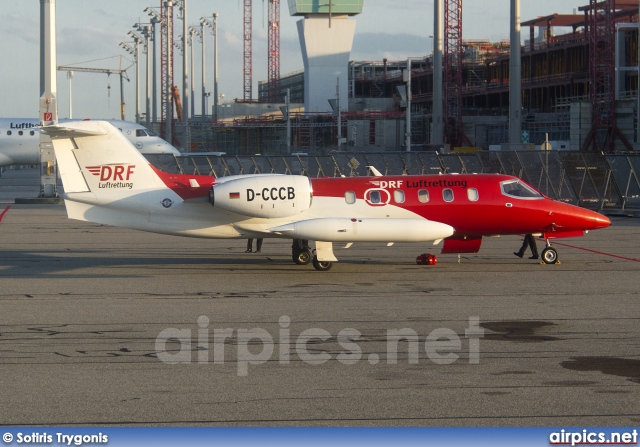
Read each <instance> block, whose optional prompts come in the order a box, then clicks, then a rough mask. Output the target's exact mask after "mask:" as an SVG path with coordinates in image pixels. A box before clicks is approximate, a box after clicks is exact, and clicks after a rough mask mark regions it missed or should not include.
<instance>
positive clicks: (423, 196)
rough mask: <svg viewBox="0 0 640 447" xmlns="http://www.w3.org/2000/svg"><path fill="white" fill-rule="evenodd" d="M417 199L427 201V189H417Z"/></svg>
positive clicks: (421, 201)
mask: <svg viewBox="0 0 640 447" xmlns="http://www.w3.org/2000/svg"><path fill="white" fill-rule="evenodd" d="M418 200H419V201H420V203H427V202H428V201H429V191H427V190H426V189H421V190H419V191H418Z"/></svg>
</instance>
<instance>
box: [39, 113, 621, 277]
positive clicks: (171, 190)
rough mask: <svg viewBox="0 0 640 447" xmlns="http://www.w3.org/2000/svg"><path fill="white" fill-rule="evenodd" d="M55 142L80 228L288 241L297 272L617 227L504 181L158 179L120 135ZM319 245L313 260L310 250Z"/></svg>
mask: <svg viewBox="0 0 640 447" xmlns="http://www.w3.org/2000/svg"><path fill="white" fill-rule="evenodd" d="M42 131H43V132H46V133H47V134H49V135H50V136H51V138H52V141H53V146H54V150H55V153H56V157H57V160H58V165H59V169H60V177H61V178H62V182H63V185H64V191H65V193H64V199H65V205H66V208H67V214H68V216H69V218H71V219H78V220H85V221H91V222H96V223H100V224H107V225H115V226H121V227H128V228H133V229H137V230H143V231H151V232H156V233H165V234H173V235H180V236H192V237H203V238H260V237H262V238H269V237H278V238H289V239H293V240H294V243H293V244H292V257H293V260H294V262H296V263H297V264H308V263H309V262H313V265H314V267H315V268H316V269H317V270H321V271H322V270H329V269H330V268H331V266H332V263H333V262H334V261H337V259H336V257H335V256H334V253H333V243H334V242H341V243H345V242H346V243H347V244H351V243H353V242H387V243H392V242H434V243H435V244H437V243H439V242H440V241H442V240H444V244H443V248H442V252H443V253H475V252H477V251H478V250H479V249H480V244H481V242H482V237H483V236H496V235H508V234H522V233H533V234H537V235H538V236H542V237H543V238H545V239H547V248H545V250H544V251H543V252H542V257H543V260H544V261H545V262H547V263H554V262H556V260H557V252H556V251H555V249H553V248H551V247H550V244H549V243H548V241H549V239H552V238H561V237H573V236H581V235H583V234H584V232H585V231H587V230H592V229H597V228H604V227H608V226H609V225H610V224H611V223H610V221H609V219H608V218H606V217H604V216H602V215H601V214H598V213H596V212H593V211H589V210H586V209H583V208H580V207H577V206H573V205H569V204H566V203H562V202H558V201H554V200H552V199H549V198H548V197H545V196H543V195H542V194H540V193H539V192H538V191H536V190H535V189H534V188H532V187H531V186H529V185H527V184H526V183H524V182H523V181H522V180H520V179H518V178H516V177H512V176H507V175H498V174H466V175H456V174H448V175H421V176H393V177H387V176H374V177H352V178H313V179H312V178H308V177H305V176H298V175H279V174H256V175H241V176H231V177H224V178H218V179H216V178H215V177H210V176H198V175H183V174H180V175H177V174H169V173H166V172H162V171H159V170H158V169H156V168H155V167H153V166H152V165H151V164H149V162H148V161H147V160H146V159H145V158H144V156H142V155H141V154H140V153H139V152H138V151H137V150H136V149H135V147H134V146H133V145H132V144H131V143H130V142H129V141H128V140H127V139H126V138H125V137H124V136H123V135H122V133H121V132H120V131H118V129H116V128H115V127H114V126H113V125H111V124H109V123H107V122H103V121H78V122H71V123H64V124H60V125H55V126H48V127H44V128H42ZM309 240H311V241H315V250H313V251H312V250H311V249H310V248H309V246H308V243H307V241H309Z"/></svg>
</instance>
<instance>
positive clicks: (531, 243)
mask: <svg viewBox="0 0 640 447" xmlns="http://www.w3.org/2000/svg"><path fill="white" fill-rule="evenodd" d="M527 247H529V248H531V256H530V257H529V259H538V247H537V246H536V238H534V237H533V234H531V233H527V234H525V235H524V241H523V242H522V247H520V250H519V251H514V252H513V254H514V255H516V256H517V257H519V258H521V257H523V256H524V253H525V252H526V251H527Z"/></svg>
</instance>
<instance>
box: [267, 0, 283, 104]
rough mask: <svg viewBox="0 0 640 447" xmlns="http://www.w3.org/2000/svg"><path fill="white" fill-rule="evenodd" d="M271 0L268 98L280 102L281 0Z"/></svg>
mask: <svg viewBox="0 0 640 447" xmlns="http://www.w3.org/2000/svg"><path fill="white" fill-rule="evenodd" d="M268 1H269V34H268V39H267V40H268V48H269V55H268V57H267V59H268V61H267V62H268V66H269V70H268V81H267V82H268V84H267V88H268V90H267V98H268V99H267V100H268V101H269V102H271V103H275V102H280V0H268Z"/></svg>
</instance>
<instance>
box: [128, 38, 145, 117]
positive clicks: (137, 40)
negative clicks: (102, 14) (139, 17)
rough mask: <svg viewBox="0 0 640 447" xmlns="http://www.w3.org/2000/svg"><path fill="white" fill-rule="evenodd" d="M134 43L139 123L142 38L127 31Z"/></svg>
mask: <svg viewBox="0 0 640 447" xmlns="http://www.w3.org/2000/svg"><path fill="white" fill-rule="evenodd" d="M127 34H128V35H129V36H131V37H132V38H133V43H134V44H135V50H134V55H133V57H134V61H135V64H136V123H138V124H140V44H141V43H143V42H144V39H143V38H142V37H141V36H139V35H138V34H136V33H135V32H133V31H129V32H128V33H127Z"/></svg>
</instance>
